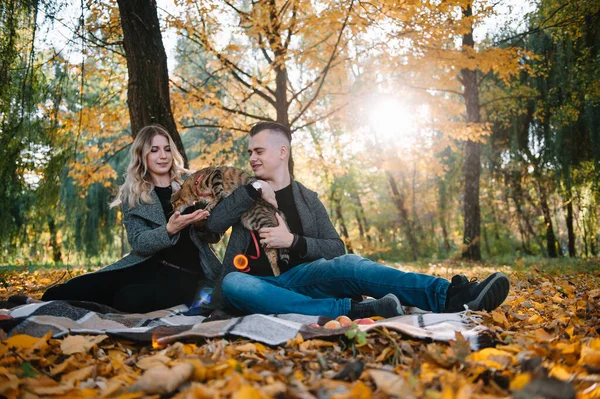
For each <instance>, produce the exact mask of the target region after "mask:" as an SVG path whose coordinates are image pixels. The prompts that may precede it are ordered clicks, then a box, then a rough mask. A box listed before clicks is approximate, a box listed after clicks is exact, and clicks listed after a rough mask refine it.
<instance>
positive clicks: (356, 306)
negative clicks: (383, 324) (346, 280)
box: [348, 294, 404, 320]
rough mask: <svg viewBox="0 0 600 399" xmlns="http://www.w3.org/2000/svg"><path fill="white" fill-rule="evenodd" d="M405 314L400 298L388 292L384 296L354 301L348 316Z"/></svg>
mask: <svg viewBox="0 0 600 399" xmlns="http://www.w3.org/2000/svg"><path fill="white" fill-rule="evenodd" d="M403 314H404V309H402V305H401V304H400V300H399V299H398V298H397V297H396V295H394V294H387V295H386V296H384V297H383V298H380V299H377V300H370V301H364V302H355V301H352V306H351V307H350V311H349V312H348V317H349V318H351V319H352V320H354V319H361V318H365V317H371V316H381V317H385V318H388V317H395V316H400V315H403Z"/></svg>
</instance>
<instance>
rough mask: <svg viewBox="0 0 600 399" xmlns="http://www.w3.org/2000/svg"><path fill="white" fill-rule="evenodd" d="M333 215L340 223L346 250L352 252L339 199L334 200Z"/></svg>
mask: <svg viewBox="0 0 600 399" xmlns="http://www.w3.org/2000/svg"><path fill="white" fill-rule="evenodd" d="M335 217H336V219H337V221H338V222H339V224H340V235H341V236H342V239H343V240H344V243H345V244H346V250H347V251H348V253H350V254H353V253H354V249H353V248H352V241H351V240H350V235H349V234H348V228H347V227H346V222H345V221H344V215H343V214H342V204H341V203H340V201H339V200H336V201H335Z"/></svg>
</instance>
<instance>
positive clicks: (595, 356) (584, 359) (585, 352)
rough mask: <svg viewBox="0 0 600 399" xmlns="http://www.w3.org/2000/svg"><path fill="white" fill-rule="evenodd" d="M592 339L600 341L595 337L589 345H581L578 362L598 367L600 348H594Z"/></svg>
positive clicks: (599, 364) (599, 363) (599, 365)
mask: <svg viewBox="0 0 600 399" xmlns="http://www.w3.org/2000/svg"><path fill="white" fill-rule="evenodd" d="M594 341H600V339H598V338H596V339H594V340H592V342H590V344H589V345H584V346H582V347H581V356H580V357H579V364H583V365H587V366H595V367H600V350H598V349H595V348H594Z"/></svg>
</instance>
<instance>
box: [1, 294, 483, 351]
mask: <svg viewBox="0 0 600 399" xmlns="http://www.w3.org/2000/svg"><path fill="white" fill-rule="evenodd" d="M187 311H188V308H187V306H185V305H180V306H176V307H173V308H169V309H164V310H160V311H155V312H151V313H145V314H128V313H121V312H118V311H115V310H114V309H111V308H109V307H106V306H103V305H99V304H95V303H91V302H71V301H69V302H67V301H48V302H39V303H30V304H26V305H22V306H19V307H16V308H13V309H11V310H4V311H2V312H1V313H3V314H4V316H2V317H1V318H2V320H0V328H2V329H4V330H5V331H6V330H8V333H9V335H15V334H27V335H31V336H35V337H41V336H43V335H44V334H46V333H47V332H48V331H49V330H51V331H52V333H53V336H54V337H55V338H60V337H62V336H64V335H67V334H107V335H109V336H114V337H118V338H125V339H128V340H132V341H136V342H139V343H150V342H153V340H154V341H155V342H156V341H158V342H159V343H160V344H167V343H170V342H173V341H177V340H194V339H195V340H197V339H206V338H218V337H226V336H233V337H244V338H248V339H251V340H254V341H258V342H261V343H264V344H267V345H273V346H276V345H281V344H285V343H286V342H287V341H288V340H290V339H292V338H295V337H296V336H297V334H301V335H302V337H303V338H304V339H312V338H326V337H335V336H338V335H342V334H344V333H345V332H346V330H347V328H342V329H335V330H329V329H325V328H318V327H312V326H310V325H309V324H312V323H317V324H319V325H323V324H324V323H325V322H326V321H328V320H330V319H329V318H326V317H319V316H307V315H300V314H277V315H261V314H253V315H248V316H242V317H234V318H229V319H222V320H211V319H212V317H211V318H208V319H207V318H206V317H204V316H187V315H185V312H187ZM408 312H410V309H408ZM381 327H386V328H387V329H389V330H395V331H398V332H400V333H402V334H405V335H407V336H410V337H412V338H417V339H425V340H435V341H450V340H453V339H455V337H456V332H460V333H461V334H462V335H463V337H464V338H465V339H467V340H468V341H469V343H470V345H471V348H472V349H473V350H478V349H481V348H484V347H487V346H491V345H492V344H493V339H492V335H491V333H490V331H489V330H488V329H487V328H486V327H485V326H483V325H481V324H479V322H478V320H477V317H474V316H472V315H469V314H467V313H466V312H461V313H444V314H434V313H415V314H406V315H403V316H397V317H394V318H389V319H385V320H380V321H377V322H376V324H372V325H359V328H360V329H361V330H364V331H368V330H370V329H373V328H381Z"/></svg>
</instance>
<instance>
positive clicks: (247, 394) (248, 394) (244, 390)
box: [231, 385, 265, 399]
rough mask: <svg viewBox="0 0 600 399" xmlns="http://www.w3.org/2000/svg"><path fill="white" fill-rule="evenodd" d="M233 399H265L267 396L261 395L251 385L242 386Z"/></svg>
mask: <svg viewBox="0 0 600 399" xmlns="http://www.w3.org/2000/svg"><path fill="white" fill-rule="evenodd" d="M231 398H232V399H263V398H265V396H263V394H261V393H260V392H259V391H257V390H256V388H254V387H253V386H251V385H242V386H241V387H240V389H239V390H238V391H237V392H236V393H234V394H233V396H232V397H231Z"/></svg>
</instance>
